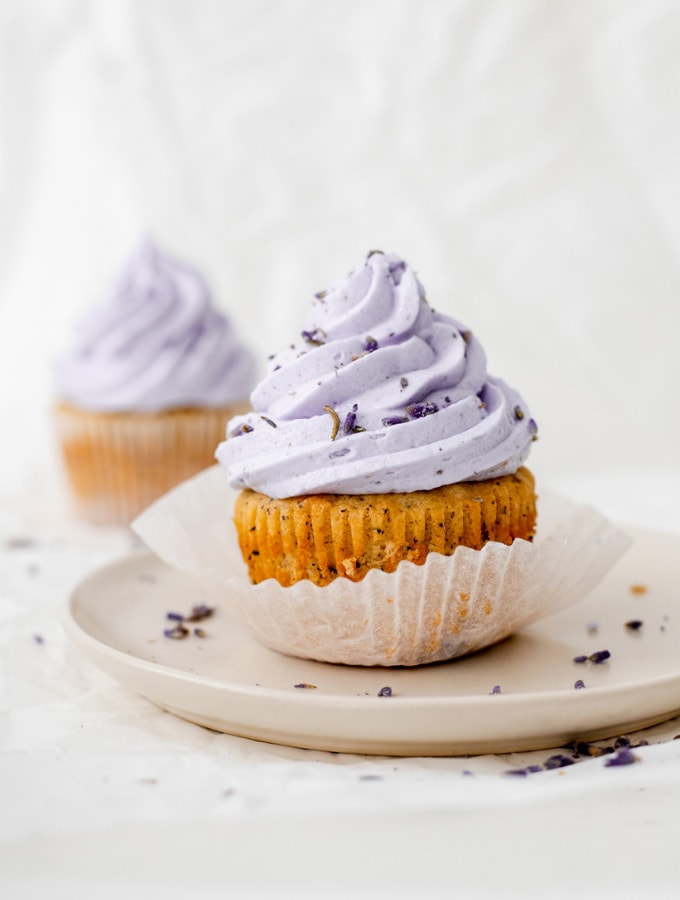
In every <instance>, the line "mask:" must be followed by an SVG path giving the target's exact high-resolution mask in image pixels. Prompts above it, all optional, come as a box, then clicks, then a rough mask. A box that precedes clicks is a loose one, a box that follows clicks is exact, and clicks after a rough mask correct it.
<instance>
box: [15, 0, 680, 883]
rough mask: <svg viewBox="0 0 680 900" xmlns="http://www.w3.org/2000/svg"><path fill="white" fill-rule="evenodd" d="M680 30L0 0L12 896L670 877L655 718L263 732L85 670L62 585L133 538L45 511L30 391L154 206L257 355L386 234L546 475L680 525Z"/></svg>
mask: <svg viewBox="0 0 680 900" xmlns="http://www.w3.org/2000/svg"><path fill="white" fill-rule="evenodd" d="M679 42H680V8H678V5H677V4H676V3H674V2H671V0H654V2H649V3H642V2H638V0H621V2H617V3H612V2H608V0H593V2H571V3H555V2H553V0H522V2H517V3H507V2H505V0H490V2H487V3H478V2H475V0H422V2H419V3H415V2H413V0H369V2H364V3H358V2H350V3H348V2H346V0H326V2H324V3H316V2H313V0H280V2H276V3H274V2H264V0H252V2H251V0H248V2H245V0H243V2H241V0H236V2H230V3H224V2H221V0H191V2H188V0H187V2H183V0H180V2H175V3H167V2H164V0H144V2H143V3H140V2H136V0H118V2H116V3H111V2H108V0H91V2H88V3H82V2H79V0H4V2H3V3H2V5H1V6H0V248H1V252H0V385H2V389H1V390H0V422H1V423H2V441H1V444H0V447H1V459H2V465H0V524H1V526H2V540H3V541H4V540H5V539H9V538H12V539H14V538H21V537H26V536H28V537H32V538H33V539H34V540H35V539H39V541H40V543H39V544H35V545H33V546H30V545H26V546H24V548H23V549H16V550H12V551H9V550H8V549H7V548H6V547H5V544H4V543H3V544H2V545H1V549H0V796H1V797H2V804H1V809H0V893H2V894H3V895H4V894H7V896H11V897H15V898H20V900H21V898H23V897H36V896H50V897H69V898H70V900H73V898H74V897H78V898H80V897H91V896H93V895H95V894H96V895H97V896H101V897H107V898H108V897H116V898H118V897H120V896H134V891H133V890H130V884H131V883H134V878H135V876H136V874H137V873H141V874H142V877H143V878H144V884H145V885H146V886H147V887H148V890H146V891H145V894H146V895H147V896H151V895H152V893H154V891H153V888H154V887H156V886H158V885H159V884H162V885H163V896H164V897H168V898H169V897H175V896H184V897H185V896H190V895H191V896H204V894H203V893H201V892H200V887H201V884H203V886H205V883H206V879H212V882H211V883H213V884H214V885H217V886H219V888H220V890H219V896H224V884H225V883H236V884H240V885H243V884H247V883H258V884H263V883H264V882H266V881H267V879H269V882H268V883H269V886H270V887H271V886H272V885H274V886H276V887H277V888H278V887H279V886H281V885H282V889H283V890H285V887H286V886H289V885H293V886H294V887H296V888H297V891H296V892H295V893H293V894H292V896H296V897H300V896H303V897H305V896H321V895H324V896H329V894H330V891H329V887H328V877H327V874H326V873H327V872H329V871H333V872H334V873H335V874H337V877H338V879H340V880H339V882H338V883H340V884H342V885H343V892H342V893H341V894H339V896H360V895H361V894H360V892H359V891H358V890H357V889H356V888H357V885H356V884H354V885H353V887H354V888H355V889H354V890H352V885H350V884H349V879H350V878H351V876H352V874H356V873H358V884H359V885H360V886H363V887H365V888H366V892H370V891H371V890H372V889H374V890H373V895H374V896H376V895H377V896H390V897H391V898H392V900H394V898H395V897H396V896H401V894H400V893H399V889H398V888H397V887H395V886H394V882H395V879H399V885H400V888H402V889H403V890H405V891H410V895H411V896H412V895H413V893H414V885H415V892H416V893H418V894H422V895H423V896H425V895H427V896H432V897H434V896H450V895H451V890H452V889H459V891H461V892H462V893H463V894H467V895H468V896H475V895H481V896H484V894H483V892H484V891H485V890H486V891H487V892H488V893H487V895H488V896H494V895H495V896H499V895H500V894H502V895H503V896H519V895H520V894H518V893H517V892H518V891H521V896H531V891H530V888H531V887H532V886H533V887H534V888H535V891H534V894H535V895H541V896H545V895H546V886H549V887H550V891H551V895H553V894H554V896H556V897H558V896H575V895H576V894H578V896H580V897H585V896H589V895H588V888H592V889H593V890H596V891H597V896H600V897H602V896H607V891H609V892H610V894H611V895H618V896H622V895H623V894H622V891H621V890H618V891H617V888H620V889H621V888H625V890H631V889H632V888H637V893H638V894H639V895H643V894H644V893H645V891H646V892H649V890H650V889H652V888H653V894H654V897H655V898H661V897H670V896H675V895H676V893H677V862H676V860H675V857H674V855H673V853H672V850H669V849H668V848H669V847H672V846H673V838H674V837H675V835H674V834H673V828H674V827H675V826H674V822H675V821H676V820H677V805H678V794H679V792H680V778H679V776H678V770H679V754H680V746H679V742H678V741H672V740H671V739H672V738H673V737H674V736H675V735H676V734H678V733H679V732H680V726H679V725H678V722H677V720H676V721H675V722H669V723H667V724H666V725H665V726H659V727H658V729H656V730H655V732H654V734H655V735H656V736H657V737H658V738H659V739H662V740H663V741H665V742H664V743H662V744H659V745H657V746H650V747H648V748H646V749H644V748H643V749H642V750H641V751H639V752H640V754H641V756H642V763H641V764H639V765H633V766H630V767H624V768H622V769H620V770H609V769H607V770H605V769H603V767H602V763H601V761H600V760H597V759H595V760H592V761H589V762H586V763H583V764H581V765H578V766H573V767H571V768H570V769H569V770H568V771H565V770H556V771H553V772H545V773H541V774H539V775H537V776H535V778H531V779H520V780H519V781H513V780H509V779H506V778H504V777H500V773H501V772H502V771H505V769H506V768H508V767H509V766H516V765H522V766H523V765H526V764H528V763H529V762H532V761H533V760H534V759H535V756H533V755H531V754H525V755H520V756H519V757H517V758H513V759H504V758H498V757H487V758H484V759H480V760H475V761H474V766H472V765H471V764H470V761H468V760H446V759H442V760H418V759H413V760H399V761H395V760H384V759H365V758H359V757H347V756H342V755H340V756H334V755H330V754H323V753H309V752H305V751H299V750H292V749H286V748H280V747H274V746H266V745H260V744H255V743H251V742H249V741H245V740H241V739H239V738H233V737H229V736H226V735H217V734H213V733H211V732H208V731H204V730H201V729H198V728H195V727H193V726H191V725H190V724H188V723H185V722H182V721H180V720H178V719H175V718H173V717H171V716H169V715H167V714H164V713H161V712H159V711H158V710H157V709H155V708H154V707H153V706H151V705H150V704H149V703H147V702H146V701H144V700H143V699H141V698H138V697H135V696H134V695H131V694H130V693H128V692H127V691H126V690H124V689H123V688H122V687H119V686H118V685H117V684H116V683H115V682H113V681H111V680H110V679H109V678H107V677H105V676H104V675H101V674H99V673H98V672H97V671H95V670H94V669H93V668H92V667H91V666H90V665H89V664H88V663H87V662H86V661H84V660H83V659H82V658H81V657H80V656H79V655H77V654H76V653H74V652H73V651H72V650H71V649H70V648H69V647H67V645H66V644H65V639H64V637H63V634H62V631H61V629H60V626H59V624H58V612H57V609H58V606H59V604H60V603H61V602H62V601H63V598H64V596H65V595H66V593H67V592H68V590H69V588H70V586H71V585H72V584H74V583H75V582H76V581H78V580H79V579H80V578H81V577H82V575H83V574H84V572H85V571H87V570H88V569H89V568H90V567H93V566H96V565H99V564H100V563H102V562H104V561H106V560H108V559H110V558H111V557H113V556H115V555H118V554H119V553H120V552H124V551H125V550H126V549H127V547H128V542H127V539H126V538H123V537H121V536H120V535H116V534H114V533H109V532H102V533H98V534H96V535H95V533H93V532H91V531H89V530H87V529H82V528H77V527H76V526H75V525H74V524H73V523H71V522H70V521H69V520H68V518H67V515H66V512H65V510H66V509H67V505H66V500H65V498H64V497H63V496H61V494H59V492H58V490H57V486H58V485H59V474H58V472H57V471H56V470H55V462H54V459H55V457H54V451H53V447H52V444H51V439H50V431H49V418H48V415H47V408H48V405H49V402H50V398H51V392H52V387H53V386H52V381H51V375H50V369H51V363H52V360H53V359H54V358H55V357H56V356H57V354H58V353H59V352H60V351H61V349H62V348H63V347H64V346H65V345H66V344H67V342H68V339H69V337H70V334H71V329H72V326H73V323H74V321H75V320H76V319H77V318H78V317H79V316H80V315H81V314H82V313H83V312H84V311H85V310H86V308H87V307H88V305H89V304H90V302H91V299H92V298H93V297H96V296H100V295H101V292H102V290H103V289H105V287H106V286H107V285H108V284H110V279H111V277H112V276H113V275H114V274H115V271H116V269H117V266H118V263H119V260H120V259H121V258H123V257H124V256H125V255H126V253H127V252H128V251H129V249H130V248H131V247H132V246H134V244H135V243H136V242H137V240H138V238H139V235H140V234H141V233H150V234H152V235H154V236H155V237H156V238H157V239H158V240H159V242H161V243H162V244H163V246H166V247H167V248H168V250H169V251H171V252H175V253H177V254H178V255H179V256H181V257H182V258H186V259H190V260H192V261H194V262H195V264H196V265H197V266H198V267H199V268H200V269H201V271H204V272H205V274H206V277H208V279H209V280H210V283H211V284H212V285H213V287H214V290H215V295H216V300H217V301H218V303H219V304H220V305H221V306H222V308H223V309H225V310H226V311H227V312H228V314H229V315H230V317H232V318H233V319H234V321H235V323H236V325H237V327H238V329H239V332H240V333H241V334H243V337H244V339H245V340H246V341H247V342H248V343H249V344H252V345H253V346H255V347H256V349H258V350H259V352H260V354H261V357H262V358H264V356H265V355H266V354H269V353H272V352H275V351H276V350H277V349H278V348H279V347H280V346H281V345H282V342H285V340H286V339H287V338H288V337H289V336H290V339H291V340H292V339H294V338H295V337H297V330H298V323H299V322H301V321H303V320H304V318H305V315H306V314H307V312H308V309H309V305H308V297H309V290H310V285H311V286H312V287H313V288H321V287H323V286H324V284H325V283H326V280H327V278H328V277H329V273H333V272H342V271H343V270H344V269H345V268H346V267H347V265H348V260H350V261H351V260H354V259H357V258H360V256H361V255H362V254H363V253H364V252H365V250H366V248H367V247H381V246H383V247H390V248H393V249H394V250H395V251H396V252H398V253H399V254H401V255H402V256H404V257H405V258H406V259H409V260H413V261H414V262H417V266H418V271H419V272H420V273H422V275H423V277H424V278H425V279H426V282H427V287H428V296H429V298H430V300H431V302H432V304H433V306H434V307H435V309H437V310H440V311H441V312H443V313H445V314H448V315H455V316H459V317H460V319H461V320H462V321H465V322H471V323H474V330H475V333H476V334H477V335H478V336H479V338H480V340H481V341H482V342H483V344H484V346H485V348H486V350H487V353H488V356H489V359H491V360H493V370H494V371H496V372H499V373H502V375H503V377H504V378H507V379H508V382H509V383H510V384H516V385H518V386H521V388H522V391H523V393H526V396H527V399H528V400H529V401H530V402H531V410H532V415H534V416H535V417H536V420H537V421H538V422H540V425H541V440H540V442H539V443H538V444H537V445H536V446H535V447H534V449H533V450H532V469H533V470H534V471H535V473H536V474H537V476H538V478H539V479H542V480H543V483H546V484H549V486H550V487H552V488H554V489H560V490H562V491H563V492H567V490H568V491H569V492H571V495H572V496H573V497H574V499H576V500H580V501H582V502H595V503H596V505H598V506H599V508H600V509H601V510H602V511H603V512H604V513H605V514H608V515H609V516H610V517H611V518H612V519H613V520H614V521H616V522H625V521H632V522H634V523H635V524H645V525H647V526H649V527H668V528H672V527H674V528H677V514H676V510H677V498H678V496H680V485H679V484H678V478H677V472H678V469H677V447H678V443H679V439H680V417H679V416H678V415H677V412H676V411H675V406H674V403H673V390H674V386H675V385H677V384H678V383H680V354H678V353H677V348H676V344H677V335H678V334H679V333H680V304H678V302H677V297H678V293H679V290H678V289H679V287H680V284H679V282H680V274H679V271H678V262H677V260H678V253H677V248H678V246H680V175H679V172H680V169H679V168H678V162H677V161H678V159H680V120H679V119H678V116H677V102H678V101H677V83H678V76H679V75H680V56H679V55H678V52H677V48H678V45H679ZM615 470H619V471H620V476H621V477H620V478H619V479H618V480H617V479H616V478H615V477H614V475H613V473H614V471H615ZM664 473H665V474H664ZM605 475H606V476H607V478H608V479H609V480H607V479H606V478H605ZM539 483H541V482H540V481H539ZM607 484H608V485H609V488H607V487H606V485H607ZM633 494H634V496H635V499H634V500H633V499H632V497H633ZM35 634H40V635H41V636H42V637H43V639H44V643H43V644H39V643H36V641H35V640H34V635H35ZM540 757H541V759H542V758H544V754H540ZM466 768H470V769H473V770H474V772H475V776H473V777H465V776H462V774H461V773H462V770H463V769H466ZM562 771H564V772H565V773H564V774H563V775H560V772H562ZM605 775H606V778H605ZM365 776H368V778H366V777H365ZM375 776H379V778H380V779H381V780H378V781H376V780H375ZM416 825H417V826H418V828H417V830H414V829H415V826H416ZM410 826H413V828H411V827H410ZM594 835H596V837H597V839H595V837H594ZM282 836H286V837H288V836H290V838H291V840H282ZM291 841H292V846H293V852H291ZM452 848H454V849H455V859H453V856H452ZM584 854H587V857H586V859H587V871H586V870H585V868H584V866H581V865H578V866H576V865H574V861H577V860H584ZM130 860H132V862H130ZM263 860H264V862H265V863H269V862H271V867H269V868H268V867H267V865H264V864H263ZM414 860H418V862H419V863H420V866H419V868H418V866H415V865H414ZM454 863H455V866H454ZM452 868H453V870H454V871H453V875H452ZM102 873H103V874H104V876H105V877H103V876H102ZM282 873H283V875H282ZM480 873H483V877H482V876H480ZM249 879H250V881H249ZM324 879H325V881H324ZM98 880H100V881H102V882H105V883H102V884H97V881H98ZM557 881H559V883H560V884H559V885H558V884H557V883H556V882H557ZM674 881H675V884H674V885H673V882H674ZM282 882H283V884H282ZM390 882H392V883H391V884H390ZM93 884H95V885H96V887H97V889H96V890H93ZM310 885H311V886H312V887H315V886H318V885H320V886H321V887H322V888H323V890H316V891H312V892H311V893H310V894H307V893H304V892H303V890H301V889H304V887H305V886H307V887H309V886H310ZM348 885H349V887H348ZM668 885H671V886H672V890H673V893H669V892H668V891H664V887H668ZM22 886H23V889H22ZM178 886H179V888H181V891H180V892H179V894H178V892H177V889H178ZM513 886H514V888H513ZM430 887H431V888H432V890H431V891H430V892H429V893H428V888H430ZM437 888H440V889H441V893H437ZM541 888H542V890H541ZM494 889H496V890H494ZM513 889H514V890H515V891H516V893H515V894H513V893H512V891H513ZM560 889H562V890H563V891H564V893H563V894H562V895H560V894H559V890H560ZM381 890H383V891H385V890H386V891H387V894H385V893H382V894H381V893H380V891H381ZM473 891H474V892H476V894H475V893H473ZM366 892H364V893H366ZM273 893H274V890H270V891H266V890H265V891H264V892H263V894H261V895H259V896H272V895H273ZM408 895H409V894H408V893H407V894H406V896H408ZM246 896H247V895H246ZM590 896H592V894H591V895H590Z"/></svg>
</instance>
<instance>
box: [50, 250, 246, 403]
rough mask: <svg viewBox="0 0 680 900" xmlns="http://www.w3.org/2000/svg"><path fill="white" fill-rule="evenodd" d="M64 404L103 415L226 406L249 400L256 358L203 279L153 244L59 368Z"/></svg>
mask: <svg viewBox="0 0 680 900" xmlns="http://www.w3.org/2000/svg"><path fill="white" fill-rule="evenodd" d="M55 381H56V387H57V391H58V393H59V395H60V397H61V398H62V399H64V400H66V401H67V402H71V403H73V404H75V405H77V406H79V407H81V408H83V409H91V410H95V411H100V412H113V411H153V410H162V409H170V408H178V407H185V406H211V407H216V406H217V407H219V406H226V405H229V404H230V403H232V402H234V401H238V400H243V399H244V398H247V396H248V393H249V391H250V390H251V389H252V386H253V384H254V381H255V363H254V358H253V356H252V355H251V353H250V351H248V350H247V349H246V348H245V347H244V345H243V344H242V343H241V342H240V340H239V339H238V337H237V336H236V334H235V332H234V329H233V327H232V325H231V323H230V321H229V320H228V319H227V317H226V316H225V315H224V314H223V313H221V312H218V311H217V310H216V309H215V308H214V306H213V302H212V298H211V295H210V291H209V289H208V287H207V285H206V283H205V282H204V281H203V279H202V278H201V276H200V275H199V274H198V273H197V272H196V271H195V270H194V269H192V268H191V267H190V266H188V265H185V264H184V263H181V262H178V261H177V260H175V259H172V258H170V257H168V256H166V255H165V254H163V253H161V252H160V251H159V250H158V248H157V247H155V246H154V245H153V244H152V243H150V242H146V243H144V244H142V246H141V247H140V248H139V249H138V250H137V252H136V253H135V254H134V255H133V256H132V258H131V259H130V261H129V263H128V265H127V266H126V268H125V270H124V271H123V274H122V276H121V277H120V279H119V281H118V284H117V285H116V287H115V289H114V291H113V293H112V294H111V296H110V297H109V298H108V300H107V301H106V302H104V303H103V304H102V305H100V306H99V307H97V308H96V309H94V310H93V311H92V312H91V313H90V314H89V315H88V316H87V317H86V318H84V319H83V321H82V322H81V323H80V325H79V327H78V330H77V334H76V340H75V345H74V346H73V347H72V348H71V350H70V351H69V352H68V353H67V354H66V355H65V356H64V357H63V358H62V359H60V360H59V361H58V362H57V365H56V367H55Z"/></svg>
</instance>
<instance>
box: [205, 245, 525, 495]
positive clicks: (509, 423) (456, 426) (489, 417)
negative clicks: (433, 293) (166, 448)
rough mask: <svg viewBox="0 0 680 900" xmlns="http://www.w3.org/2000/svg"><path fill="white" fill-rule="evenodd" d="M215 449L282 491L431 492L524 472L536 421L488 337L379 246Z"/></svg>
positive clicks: (238, 469)
mask: <svg viewBox="0 0 680 900" xmlns="http://www.w3.org/2000/svg"><path fill="white" fill-rule="evenodd" d="M301 337H302V340H301V341H299V342H298V343H296V344H294V345H291V346H290V347H289V348H288V349H286V350H283V351H282V352H281V353H279V354H277V355H276V356H274V357H272V359H271V360H270V366H269V372H268V374H267V376H266V377H265V379H264V381H262V382H261V383H260V384H259V385H258V387H256V388H255V390H254V391H253V393H252V395H251V403H252V407H253V410H255V412H252V413H249V414H247V415H243V416H237V417H235V418H234V419H232V420H231V421H230V423H229V425H228V428H227V434H228V437H229V440H227V441H224V442H223V443H222V444H220V446H219V447H218V449H217V454H216V456H217V459H218V461H219V462H220V463H221V464H222V465H224V466H226V467H227V469H228V472H229V480H230V483H231V485H232V486H234V487H242V488H243V487H250V488H253V489H254V490H257V491H261V492H262V493H265V494H268V495H269V496H271V497H293V496H297V495H299V494H310V493H336V494H338V493H346V494H364V493H366V494H371V493H390V492H395V491H415V490H429V489H431V488H436V487H439V486H441V485H444V484H453V483H455V482H460V481H478V480H481V479H485V478H492V477H496V476H499V475H507V474H509V473H512V472H514V471H516V469H518V468H519V466H520V465H522V463H523V462H524V460H525V459H526V457H527V455H528V452H529V448H530V446H531V442H532V439H533V437H534V435H535V433H536V423H535V422H534V420H533V419H532V418H531V417H530V414H529V411H528V408H527V406H526V404H525V403H524V400H523V399H522V398H521V397H520V395H519V394H518V393H517V392H516V391H515V390H513V389H512V388H510V387H508V386H507V385H506V384H505V383H504V382H503V381H501V380H500V379H499V378H493V377H492V376H490V375H488V374H487V371H486V357H485V354H484V350H483V349H482V346H481V344H480V342H479V341H478V340H477V338H476V337H475V336H474V335H473V334H472V333H471V332H470V331H469V330H468V329H466V328H465V327H464V326H463V325H462V324H461V323H460V322H457V321H456V320H454V319H452V318H450V317H448V316H446V315H442V314H441V313H436V312H434V310H432V309H431V307H430V306H429V304H428V303H427V301H426V299H425V292H424V289H423V287H422V285H421V284H420V282H419V281H418V279H417V278H416V275H415V273H414V271H413V269H412V268H411V267H410V266H409V265H408V264H407V263H405V262H404V261H403V260H402V259H400V258H399V257H398V256H396V255H394V254H392V253H382V252H377V251H375V252H371V253H370V254H369V255H368V257H367V259H366V262H365V263H364V264H363V265H362V266H360V267H358V268H357V269H354V270H353V271H352V272H351V273H350V274H349V276H348V277H347V278H346V279H345V280H343V281H341V282H340V283H338V284H336V285H335V286H334V287H332V288H330V289H329V290H328V291H322V292H320V293H319V294H317V295H316V302H315V304H314V306H313V308H312V310H311V312H310V314H309V316H308V318H307V321H306V322H305V325H304V329H303V331H302V335H301Z"/></svg>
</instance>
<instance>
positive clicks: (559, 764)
mask: <svg viewBox="0 0 680 900" xmlns="http://www.w3.org/2000/svg"><path fill="white" fill-rule="evenodd" d="M543 765H544V767H545V768H546V769H561V768H563V767H564V766H573V765H574V760H573V759H572V758H571V757H570V756H565V755H564V753H556V754H555V755H554V756H549V757H548V759H546V761H545V762H544V763H543Z"/></svg>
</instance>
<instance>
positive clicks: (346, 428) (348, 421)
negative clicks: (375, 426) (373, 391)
mask: <svg viewBox="0 0 680 900" xmlns="http://www.w3.org/2000/svg"><path fill="white" fill-rule="evenodd" d="M356 421H357V414H356V412H355V411H354V410H350V412H348V413H347V415H346V416H345V421H344V422H343V423H342V430H343V433H344V434H351V432H352V429H353V428H354V426H355V425H356Z"/></svg>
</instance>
